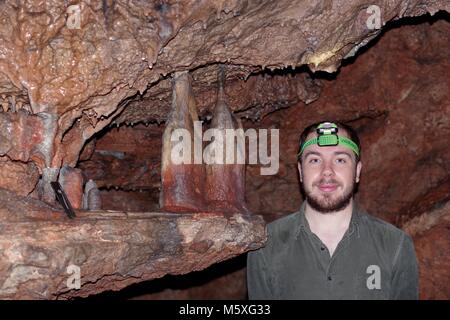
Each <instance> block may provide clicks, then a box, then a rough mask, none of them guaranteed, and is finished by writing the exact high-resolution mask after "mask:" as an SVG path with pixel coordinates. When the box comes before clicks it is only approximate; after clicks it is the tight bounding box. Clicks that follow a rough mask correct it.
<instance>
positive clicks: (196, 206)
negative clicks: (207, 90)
mask: <svg viewBox="0 0 450 320" xmlns="http://www.w3.org/2000/svg"><path fill="white" fill-rule="evenodd" d="M173 81H174V84H173V101H172V112H171V114H170V117H169V120H168V121H167V124H166V128H165V129H164V133H163V138H162V140H163V146H162V152H161V157H162V160H161V194H160V207H161V208H163V209H164V210H167V211H174V212H182V211H185V212H189V211H191V212H199V211H202V210H205V209H206V206H205V202H204V200H205V199H204V191H205V189H204V188H205V185H204V181H205V169H204V167H203V165H202V164H201V163H196V162H197V160H196V157H197V155H196V152H195V149H196V148H195V145H196V144H197V142H196V140H197V141H200V143H201V137H200V140H198V137H197V136H196V135H198V134H200V133H197V130H196V129H195V123H194V122H197V123H198V121H199V120H198V116H197V109H196V106H195V98H194V96H193V95H192V89H191V82H190V81H191V80H190V76H189V74H188V73H181V74H176V75H175V77H174V80H173ZM198 124H200V123H198ZM200 126H201V124H200ZM200 156H201V154H200ZM175 158H176V159H175ZM200 161H201V159H200Z"/></svg>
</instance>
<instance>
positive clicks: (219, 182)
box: [203, 67, 248, 212]
mask: <svg viewBox="0 0 450 320" xmlns="http://www.w3.org/2000/svg"><path fill="white" fill-rule="evenodd" d="M218 77H219V81H218V82H219V90H218V94H217V102H216V106H215V109H214V112H213V117H212V120H211V125H210V128H209V129H208V130H209V131H210V132H212V135H213V136H212V137H210V142H209V144H208V146H207V147H206V148H205V150H204V152H203V153H204V160H205V158H206V160H207V161H206V163H205V173H206V175H205V179H206V182H205V200H206V203H207V205H208V207H209V208H210V209H209V211H213V212H215V211H218V212H248V209H247V206H246V204H245V146H244V145H241V144H240V143H239V142H238V143H236V142H235V140H237V141H239V140H245V137H244V135H243V130H242V125H241V123H240V122H238V120H236V118H235V117H234V116H233V115H232V114H231V112H230V109H229V107H228V105H227V101H226V96H225V92H224V81H225V71H224V68H223V67H221V68H220V70H219V73H218ZM240 131H242V135H241V136H239V132H240ZM207 132H208V131H207ZM230 133H231V134H235V133H237V134H238V135H237V136H236V138H233V139H232V140H231V139H228V138H227V135H229V134H230ZM208 159H209V160H208Z"/></svg>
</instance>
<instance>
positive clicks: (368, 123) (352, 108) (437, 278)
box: [81, 19, 450, 299]
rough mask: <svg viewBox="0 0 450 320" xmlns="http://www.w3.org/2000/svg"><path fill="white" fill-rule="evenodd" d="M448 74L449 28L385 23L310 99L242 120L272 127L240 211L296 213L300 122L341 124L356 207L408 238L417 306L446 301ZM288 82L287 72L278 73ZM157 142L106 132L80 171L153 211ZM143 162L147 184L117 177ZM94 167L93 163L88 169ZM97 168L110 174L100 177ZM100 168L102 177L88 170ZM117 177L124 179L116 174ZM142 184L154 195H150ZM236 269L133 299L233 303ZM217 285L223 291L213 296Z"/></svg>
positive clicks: (437, 22) (151, 130) (149, 135)
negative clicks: (272, 150)
mask: <svg viewBox="0 0 450 320" xmlns="http://www.w3.org/2000/svg"><path fill="white" fill-rule="evenodd" d="M448 70H450V20H449V19H431V20H429V19H428V20H427V19H416V20H411V21H410V22H409V23H406V24H404V25H393V26H392V27H391V28H390V30H388V31H387V32H385V34H383V36H382V37H381V38H380V39H378V40H376V41H374V42H373V43H371V44H370V46H369V47H368V48H366V49H365V50H364V53H362V54H361V55H359V56H358V57H357V58H354V59H351V60H349V61H347V62H345V66H343V67H342V68H341V70H340V72H339V73H338V74H337V75H336V76H335V77H333V76H325V75H323V74H322V75H320V74H318V75H316V76H314V77H313V78H314V79H315V80H314V81H319V82H320V86H321V95H320V97H319V98H318V99H317V100H316V101H314V102H311V103H309V104H306V103H304V102H299V103H297V104H294V105H292V106H291V107H289V108H287V109H283V110H279V111H276V112H272V113H270V114H268V115H267V116H265V117H264V118H263V119H262V121H260V122H254V121H251V120H247V121H244V126H245V127H246V128H279V129H280V169H279V172H278V173H277V174H276V175H274V176H262V175H260V170H259V169H260V167H259V166H258V165H247V179H246V187H247V190H246V200H247V204H248V206H249V208H250V209H251V210H252V212H254V213H257V214H262V215H263V216H264V217H265V219H266V221H268V222H269V221H272V220H273V219H276V218H279V217H281V216H283V215H286V214H288V213H291V212H293V211H295V210H297V208H298V207H299V205H300V203H301V201H302V199H301V195H300V191H299V182H298V174H297V161H296V153H297V149H298V138H299V134H300V132H301V131H302V130H303V128H304V127H305V126H307V125H308V124H310V123H312V122H316V121H320V120H325V119H337V120H339V121H342V122H345V123H348V124H350V125H352V126H354V127H355V128H356V130H357V131H358V133H359V135H360V139H361V141H362V150H363V151H362V162H363V174H362V179H361V183H360V187H359V192H358V194H357V198H358V200H359V201H360V202H361V204H362V205H363V206H364V207H366V208H367V209H368V211H369V212H370V213H372V214H373V215H375V216H378V217H380V218H382V219H385V220H387V221H389V222H391V223H393V224H395V225H397V226H399V227H401V228H403V229H405V230H406V231H407V232H409V233H410V234H411V235H412V236H413V237H414V241H415V245H416V250H417V254H418V258H419V263H420V281H421V298H423V299H430V298H446V299H448V298H449V297H450V291H449V290H450V289H449V287H448V282H447V278H446V277H447V276H446V274H447V270H448V269H449V267H450V261H449V257H448V255H447V254H445V253H442V251H445V248H446V247H448V242H447V240H448V237H449V229H448V228H449V223H448V217H449V213H450V211H449V206H448V201H449V197H450V190H449V185H450V184H449V181H450V175H449V173H450V167H449V163H450V162H449V159H450V148H448V138H449V137H450V103H449V101H450V79H449V78H448ZM290 76H292V75H290V74H289V72H287V73H286V74H285V77H290ZM266 77H267V78H270V77H271V75H270V74H269V75H267V76H266ZM272 80H273V81H276V79H272ZM319 82H318V83H319ZM237 87H238V86H236V85H234V84H231V85H230V86H229V87H228V89H227V90H228V91H229V92H230V93H229V94H230V95H238V94H239V92H235V91H233V90H234V88H237ZM161 135H162V126H158V125H157V124H156V123H155V124H150V125H149V126H148V127H147V126H144V125H142V124H141V125H137V126H134V127H132V126H121V127H119V128H117V129H111V130H110V131H107V132H106V133H105V134H104V135H103V136H102V137H101V138H99V140H98V141H97V146H96V152H95V155H94V156H93V157H92V158H91V160H89V161H86V162H84V163H83V162H82V164H81V167H83V168H84V169H85V173H87V174H88V175H91V176H95V174H97V176H95V177H96V178H97V179H98V181H100V184H101V185H102V186H108V185H109V186H119V187H120V188H123V189H129V190H131V191H132V189H133V188H134V189H135V191H134V192H127V196H128V195H130V194H132V195H133V196H132V197H129V198H127V199H129V200H131V199H133V200H132V201H131V202H133V206H136V207H139V208H140V209H141V210H145V209H146V208H147V207H148V206H150V207H151V206H154V205H156V203H157V199H155V198H154V197H153V199H152V197H151V195H152V194H154V192H157V191H158V189H157V188H158V182H159V177H158V173H157V172H158V168H159V167H158V165H156V164H158V163H159V162H158V161H160V160H159V155H160V146H159V145H158V141H159V139H158V137H160V136H161ZM149 139H150V140H149ZM113 151H114V152H116V151H117V152H125V153H126V157H128V158H126V159H121V160H118V159H115V160H114V159H112V158H111V156H112V155H111V154H112V152H113ZM102 153H103V154H102ZM111 159H112V160H111ZM146 160H150V162H151V163H152V165H154V167H155V172H154V173H155V176H154V177H153V178H151V177H150V176H148V177H147V176H145V174H143V175H141V177H140V178H142V179H144V178H143V177H146V178H145V181H142V182H135V179H124V177H125V176H134V175H136V173H138V172H141V171H142V170H144V168H153V166H149V164H148V163H144V162H142V161H146ZM95 161H99V162H100V163H101V164H102V165H100V166H99V165H96V164H94V163H93V162H95ZM115 161H117V163H118V164H117V165H114V163H115ZM89 163H90V164H89ZM126 164H127V165H126ZM105 165H108V166H109V167H108V168H107V169H106V168H104V166H105ZM102 166H103V167H102ZM100 167H102V168H103V170H104V172H103V174H99V172H97V171H95V170H99V169H98V168H100ZM94 168H96V169H95V170H94ZM124 170H125V171H124ZM121 172H126V174H124V175H123V176H121V175H120V174H121ZM126 183H131V186H127V185H126ZM150 186H152V187H154V188H156V189H152V190H150V189H149V187H150ZM139 188H141V189H143V190H141V191H139ZM113 190H114V188H112V190H111V188H110V191H106V190H105V191H104V199H105V201H106V202H105V203H108V199H110V200H111V202H114V203H117V202H115V201H113V200H112V199H117V198H116V197H118V195H117V194H115V193H114V191H113ZM137 198H139V199H142V200H135V199H137ZM125 205H127V206H128V205H131V204H125ZM446 239H447V240H446ZM244 265H245V262H244V263H243V262H241V269H238V270H234V271H232V272H231V271H230V272H227V271H226V270H223V269H222V270H220V271H216V272H215V273H214V271H210V272H212V273H213V274H215V276H214V277H212V276H211V275H209V276H208V275H207V273H206V272H205V271H204V278H205V279H210V281H209V282H205V281H201V280H199V279H201V278H202V275H201V274H200V275H189V276H185V278H183V279H185V280H180V281H186V282H188V283H190V285H191V286H192V287H191V288H186V287H178V288H177V287H176V285H175V286H174V285H173V282H171V281H173V280H170V279H168V280H165V281H166V282H164V281H162V282H160V283H158V284H157V283H155V284H153V285H152V284H151V283H149V284H148V287H147V290H149V291H152V290H153V291H157V290H156V289H155V288H159V290H160V291H157V292H153V293H151V294H144V293H145V290H144V289H142V290H141V291H140V294H141V295H140V296H139V298H146V299H160V298H204V297H211V298H218V299H220V298H242V297H245V292H246V287H245V269H243V267H244ZM213 270H214V269H213ZM189 277H191V278H189ZM195 279H197V280H195ZM165 286H166V287H165ZM218 287H221V288H223V290H222V289H220V290H216V288H218ZM230 288H233V289H230ZM129 294H130V296H132V293H129Z"/></svg>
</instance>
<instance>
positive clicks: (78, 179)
mask: <svg viewBox="0 0 450 320" xmlns="http://www.w3.org/2000/svg"><path fill="white" fill-rule="evenodd" d="M58 181H59V183H60V184H61V187H62V189H63V190H64V192H65V193H66V195H67V198H68V199H69V201H70V203H71V205H72V208H74V209H80V208H81V206H82V199H83V175H82V173H81V170H80V169H76V168H72V167H69V166H67V165H64V166H63V167H62V168H61V170H60V172H59V178H58Z"/></svg>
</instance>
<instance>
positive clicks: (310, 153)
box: [305, 151, 321, 159]
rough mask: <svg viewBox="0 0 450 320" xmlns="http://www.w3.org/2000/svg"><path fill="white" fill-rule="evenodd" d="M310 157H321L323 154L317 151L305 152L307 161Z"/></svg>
mask: <svg viewBox="0 0 450 320" xmlns="http://www.w3.org/2000/svg"><path fill="white" fill-rule="evenodd" d="M310 155H315V156H320V155H321V154H320V153H319V152H317V151H307V152H305V159H306V157H307V156H310Z"/></svg>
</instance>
